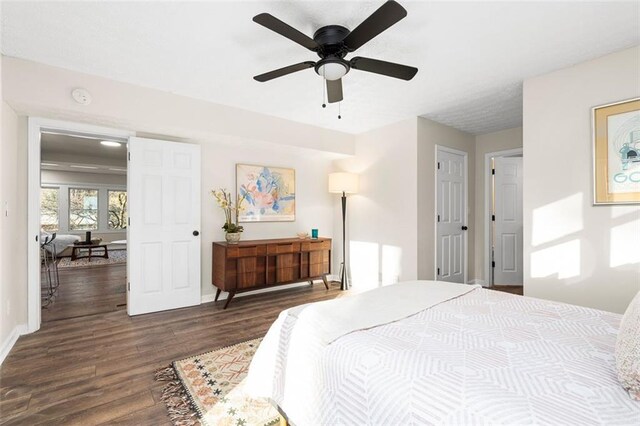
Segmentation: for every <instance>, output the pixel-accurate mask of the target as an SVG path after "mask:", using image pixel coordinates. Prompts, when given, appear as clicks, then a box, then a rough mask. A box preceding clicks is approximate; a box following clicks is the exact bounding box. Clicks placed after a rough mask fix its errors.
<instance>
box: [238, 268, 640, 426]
mask: <svg viewBox="0 0 640 426" xmlns="http://www.w3.org/2000/svg"><path fill="white" fill-rule="evenodd" d="M444 286H447V289H448V288H449V287H448V286H452V287H453V288H455V289H456V291H457V294H454V295H452V296H451V297H448V296H446V297H444V298H440V300H435V301H433V300H431V301H429V302H428V303H426V307H424V306H422V307H421V306H419V303H416V301H415V299H418V298H420V297H417V296H416V293H415V291H416V289H420V290H419V291H424V289H427V292H430V293H432V292H433V291H432V290H434V289H435V290H439V289H441V288H444ZM447 291H448V290H447ZM373 292H378V293H381V294H380V295H379V296H376V297H372V296H365V298H364V299H362V300H361V301H360V303H354V302H346V301H348V300H350V299H353V298H358V297H361V296H363V295H365V294H366V293H363V295H356V296H353V297H346V298H343V299H337V300H333V301H328V302H320V303H315V304H309V305H303V306H301V307H296V308H292V309H289V310H287V311H284V312H282V313H281V315H280V316H279V318H278V320H276V322H275V323H274V324H273V325H272V327H271V328H270V330H269V332H268V333H267V335H266V336H265V339H264V340H263V342H262V344H261V345H260V347H259V349H258V351H257V353H256V355H255V357H254V359H253V362H252V364H251V367H250V370H249V375H248V377H247V390H248V391H249V392H250V393H251V394H252V395H253V396H259V397H267V398H270V399H271V401H272V402H273V403H274V404H276V405H277V406H278V407H279V409H280V410H281V412H283V413H284V414H285V415H286V417H287V419H288V420H289V422H290V423H292V424H294V425H296V426H304V425H320V424H324V425H353V424H373V425H395V424H403V425H408V424H477V423H482V424H555V425H557V424H580V425H590V424H615V425H624V424H639V421H640V402H637V401H634V400H632V399H631V398H630V397H629V395H628V394H627V392H626V391H625V390H624V389H623V388H622V387H621V386H620V384H619V382H618V380H617V376H616V367H615V357H614V348H615V342H616V334H617V330H618V326H619V322H620V319H621V315H618V314H613V313H608V312H603V311H598V310H595V309H589V308H584V307H579V306H574V305H568V304H562V303H556V302H550V301H545V300H539V299H533V298H528V297H522V296H515V295H512V294H508V293H501V292H497V291H492V290H487V289H483V288H479V287H477V286H466V285H461V284H451V283H439V282H433V281H431V282H429V281H416V282H410V283H401V284H396V285H394V286H389V287H384V288H383V289H380V290H374V291H373ZM367 293H372V292H367ZM454 293H455V292H454ZM367 297H368V299H367ZM323 304H324V305H323ZM389 305H392V306H391V307H389ZM404 305H408V308H407V309H404V308H403V306H404ZM318 306H319V307H318ZM422 308H424V309H422ZM390 311H393V312H390ZM412 311H413V312H412ZM332 312H333V313H335V314H336V315H331V313H332ZM378 313H379V315H378ZM334 316H335V317H336V318H333V317H334ZM376 316H380V317H381V318H382V319H380V320H376V319H375V317H376ZM329 317H330V318H329ZM349 318H351V319H354V321H355V322H356V324H355V325H353V326H349V325H344V324H342V325H341V323H344V322H348V323H351V322H352V321H348V319H349ZM371 318H373V319H371ZM323 319H324V320H323ZM345 320H347V321H345ZM376 321H377V322H376ZM336 329H338V331H336Z"/></svg>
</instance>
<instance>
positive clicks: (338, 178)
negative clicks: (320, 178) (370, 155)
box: [329, 172, 358, 194]
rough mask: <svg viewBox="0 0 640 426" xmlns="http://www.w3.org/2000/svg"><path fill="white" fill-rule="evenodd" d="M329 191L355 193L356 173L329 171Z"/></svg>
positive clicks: (356, 186) (356, 184) (356, 190)
mask: <svg viewBox="0 0 640 426" xmlns="http://www.w3.org/2000/svg"><path fill="white" fill-rule="evenodd" d="M329 192H332V193H337V194H342V193H343V192H344V193H345V194H355V193H356V192H358V175H356V174H355V173H344V172H338V173H330V174H329Z"/></svg>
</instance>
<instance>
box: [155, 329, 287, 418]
mask: <svg viewBox="0 0 640 426" xmlns="http://www.w3.org/2000/svg"><path fill="white" fill-rule="evenodd" d="M261 340H262V339H255V340H249V341H247V342H242V343H239V344H237V345H233V346H228V347H226V348H222V349H218V350H215V351H212V352H207V353H204V354H201V355H197V356H193V357H190V358H186V359H183V360H181V361H174V362H173V363H172V364H171V366H170V367H167V368H163V369H162V370H159V371H157V372H156V380H159V381H168V382H169V383H168V384H167V386H166V387H165V388H164V389H163V391H162V400H163V401H164V403H165V404H166V405H167V409H168V411H169V417H170V418H171V421H172V422H173V424H174V425H180V426H187V425H188V426H191V425H206V426H218V425H229V426H231V425H233V426H253V425H260V426H266V425H275V424H277V423H278V422H279V420H280V417H279V414H278V411H277V410H276V409H275V408H274V407H273V406H272V405H271V404H270V403H269V401H268V400H266V399H262V398H260V399H255V398H250V397H249V396H248V395H247V393H246V392H245V390H244V379H245V377H246V376H247V371H248V370H249V364H250V363H251V359H252V358H253V355H254V354H255V352H256V349H257V348H258V345H259V344H260V341H261Z"/></svg>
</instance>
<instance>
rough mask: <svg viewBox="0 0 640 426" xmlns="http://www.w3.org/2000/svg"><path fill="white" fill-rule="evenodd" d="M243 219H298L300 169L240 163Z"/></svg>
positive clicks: (241, 214) (241, 213) (259, 220)
mask: <svg viewBox="0 0 640 426" xmlns="http://www.w3.org/2000/svg"><path fill="white" fill-rule="evenodd" d="M236 184H237V187H238V197H240V198H244V201H243V202H242V209H241V211H240V214H239V216H238V221H239V222H287V221H289V222H290V221H294V220H296V172H295V170H294V169H287V168H283V167H269V166H255V165H250V164H236Z"/></svg>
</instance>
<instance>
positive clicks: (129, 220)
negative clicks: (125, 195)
mask: <svg viewBox="0 0 640 426" xmlns="http://www.w3.org/2000/svg"><path fill="white" fill-rule="evenodd" d="M127 226H131V218H130V217H128V218H127Z"/></svg>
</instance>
